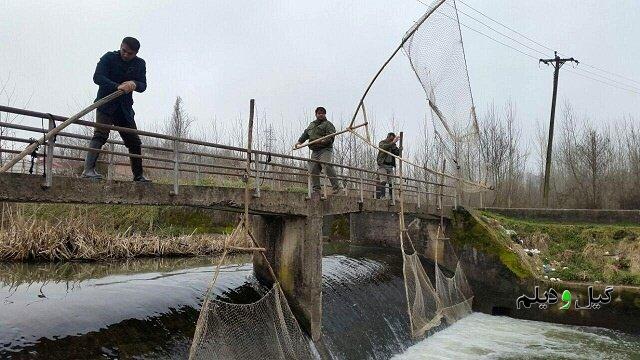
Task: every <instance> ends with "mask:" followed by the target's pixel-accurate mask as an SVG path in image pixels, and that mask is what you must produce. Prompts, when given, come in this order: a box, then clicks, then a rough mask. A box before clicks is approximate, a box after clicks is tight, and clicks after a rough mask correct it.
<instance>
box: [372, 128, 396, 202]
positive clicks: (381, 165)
mask: <svg viewBox="0 0 640 360" xmlns="http://www.w3.org/2000/svg"><path fill="white" fill-rule="evenodd" d="M398 140H400V137H399V136H396V134H394V133H392V132H390V133H389V134H387V138H386V139H384V140H382V141H380V144H378V147H379V148H380V149H382V150H385V151H388V152H390V153H392V154H393V155H396V156H399V155H400V148H398V146H397V145H396V143H397V142H398ZM377 162H378V185H377V186H376V198H378V199H384V198H385V197H386V196H387V194H386V193H387V188H389V196H392V194H393V190H392V189H393V185H392V184H393V178H392V177H391V175H394V173H395V168H396V158H395V157H393V156H391V155H389V154H387V153H385V152H383V151H378V158H377ZM387 184H388V186H387Z"/></svg>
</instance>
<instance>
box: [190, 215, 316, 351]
mask: <svg viewBox="0 0 640 360" xmlns="http://www.w3.org/2000/svg"><path fill="white" fill-rule="evenodd" d="M230 244H239V245H241V246H235V247H234V248H236V249H240V248H242V247H244V248H245V249H252V248H251V246H253V243H252V240H251V234H250V233H249V232H248V231H247V230H246V228H245V222H244V220H242V221H241V222H240V224H238V226H237V227H236V228H235V229H234V230H233V232H232V233H231V234H229V235H228V236H227V238H225V245H224V248H225V252H224V253H223V255H222V257H221V260H220V263H219V264H218V266H217V267H216V270H215V273H214V276H213V278H212V280H211V283H210V284H209V289H208V290H207V293H206V295H205V298H204V301H203V304H202V309H201V310H200V316H199V318H198V323H197V325H196V331H195V334H194V337H193V342H192V344H191V349H190V352H189V359H190V360H200V359H202V360H213V359H225V360H226V359H230V360H233V359H238V360H244V359H265V360H271V359H303V360H304V359H315V358H316V357H315V356H314V355H313V352H312V350H311V345H310V342H309V340H307V338H306V337H305V335H304V334H303V333H302V329H300V325H299V324H298V322H297V320H296V318H295V317H294V315H293V313H292V312H291V309H290V308H289V304H288V303H287V299H286V297H285V295H284V293H283V291H282V288H281V287H280V283H278V282H276V283H274V285H273V287H272V288H271V289H270V290H269V291H268V292H267V293H266V294H265V295H264V296H263V297H261V298H260V299H259V300H258V301H256V302H253V303H250V304H235V303H229V302H225V301H221V300H218V299H217V298H216V295H215V294H214V293H213V291H212V290H213V288H214V285H215V283H216V281H217V278H218V275H219V273H220V266H221V265H222V263H223V261H224V258H225V256H226V254H227V251H226V250H227V249H228V248H229V246H230Z"/></svg>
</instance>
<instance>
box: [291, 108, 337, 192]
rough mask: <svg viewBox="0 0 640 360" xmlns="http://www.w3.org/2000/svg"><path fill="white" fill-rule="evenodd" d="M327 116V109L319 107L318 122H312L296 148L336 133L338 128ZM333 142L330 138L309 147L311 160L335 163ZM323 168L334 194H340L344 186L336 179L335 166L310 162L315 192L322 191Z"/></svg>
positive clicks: (317, 110) (317, 112)
mask: <svg viewBox="0 0 640 360" xmlns="http://www.w3.org/2000/svg"><path fill="white" fill-rule="evenodd" d="M326 115H327V110H325V108H323V107H318V108H317V109H316V120H314V121H312V122H311V123H310V124H309V126H308V127H307V128H306V129H305V130H304V132H303V133H302V135H301V136H300V138H299V139H298V143H296V144H295V146H294V147H296V148H297V147H299V146H300V145H302V143H304V142H305V141H307V140H309V142H312V141H314V140H317V139H320V138H321V137H323V136H327V135H330V134H333V133H335V132H336V128H335V126H333V124H332V123H331V121H329V120H327V116H326ZM333 140H334V137H329V138H326V139H324V140H322V141H319V142H317V143H315V144H311V145H309V149H311V159H312V160H319V161H324V162H331V161H333ZM322 168H324V173H325V174H326V175H327V177H328V178H329V181H330V182H331V186H332V187H333V194H338V193H339V192H340V190H342V186H341V185H340V182H339V181H338V178H337V177H336V171H335V170H334V169H333V166H332V165H327V164H319V163H317V162H313V161H310V162H309V171H310V172H311V185H312V187H313V191H314V192H317V193H319V192H320V190H321V187H320V172H321V171H322Z"/></svg>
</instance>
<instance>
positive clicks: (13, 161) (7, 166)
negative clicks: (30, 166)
mask: <svg viewBox="0 0 640 360" xmlns="http://www.w3.org/2000/svg"><path fill="white" fill-rule="evenodd" d="M122 94H124V91H122V90H117V91H114V92H113V93H111V94H109V95H107V96H105V97H103V98H102V99H100V100H98V101H96V102H94V103H93V104H91V105H89V106H87V107H86V108H84V109H82V111H80V112H79V113H77V114H75V115H73V116H72V117H70V118H68V119H67V120H65V121H64V122H63V123H62V124H60V125H58V126H56V127H55V128H53V129H52V130H50V131H49V132H47V133H46V134H44V136H42V137H41V138H40V139H38V140H37V141H36V142H34V143H33V144H31V145H29V146H27V147H26V148H25V149H24V150H22V152H21V153H20V154H18V155H17V156H14V157H13V159H11V160H9V162H7V163H5V164H4V165H3V166H2V168H0V173H2V172H6V171H9V169H11V168H12V167H13V165H15V164H17V163H18V161H20V160H22V159H23V158H24V157H25V156H27V155H29V154H31V153H32V152H33V151H34V150H35V149H37V148H38V147H39V146H40V145H43V144H45V143H46V142H47V141H49V140H50V139H51V138H53V137H54V136H56V134H58V133H59V132H60V131H62V130H63V129H64V128H66V127H67V126H69V125H71V124H72V123H73V122H74V121H76V120H78V119H80V118H81V117H83V116H85V115H86V114H88V113H89V112H91V111H93V110H94V109H96V108H98V107H100V106H102V105H104V104H106V103H108V102H110V101H111V100H113V99H115V98H117V97H119V96H120V95H122Z"/></svg>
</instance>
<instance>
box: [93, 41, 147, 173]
mask: <svg viewBox="0 0 640 360" xmlns="http://www.w3.org/2000/svg"><path fill="white" fill-rule="evenodd" d="M139 49H140V42H138V40H136V39H134V38H132V37H126V38H124V39H123V40H122V44H121V45H120V50H116V51H111V52H108V53H106V54H104V55H103V56H102V57H101V58H100V61H99V62H98V65H97V66H96V71H95V73H94V74H93V82H94V83H96V84H97V85H98V86H99V87H98V96H97V98H96V101H97V100H99V99H102V98H103V97H105V96H107V95H109V94H111V93H112V92H114V91H116V90H122V91H124V92H125V94H124V95H121V96H120V97H118V98H117V99H115V100H113V101H111V102H109V103H106V104H104V105H102V106H100V107H99V108H98V110H97V111H96V123H98V124H107V125H115V126H121V127H127V128H131V129H136V122H135V121H134V115H135V112H134V111H133V96H132V94H131V93H132V92H133V91H137V92H144V91H145V90H146V88H147V76H146V72H147V71H146V65H145V62H144V60H142V59H141V58H139V57H137V56H136V55H137V53H138V50H139ZM120 137H121V138H122V141H123V142H124V145H125V146H126V147H127V149H128V150H129V154H135V155H140V154H141V153H142V152H141V145H142V142H141V141H140V137H139V136H138V134H134V133H129V132H124V131H121V132H120ZM107 139H109V130H108V129H100V128H95V130H94V133H93V138H92V139H91V142H90V143H89V147H90V148H92V149H101V148H102V146H103V145H104V144H105V143H106V142H107ZM98 155H99V153H97V152H94V151H89V152H87V157H86V159H85V162H84V171H83V172H82V176H83V177H86V178H91V179H102V175H100V174H99V173H98V172H96V161H97V160H98ZM130 161H131V171H132V172H133V180H134V181H141V182H148V181H149V180H148V179H147V178H145V177H144V175H143V171H142V159H141V158H134V157H131V158H130Z"/></svg>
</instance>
